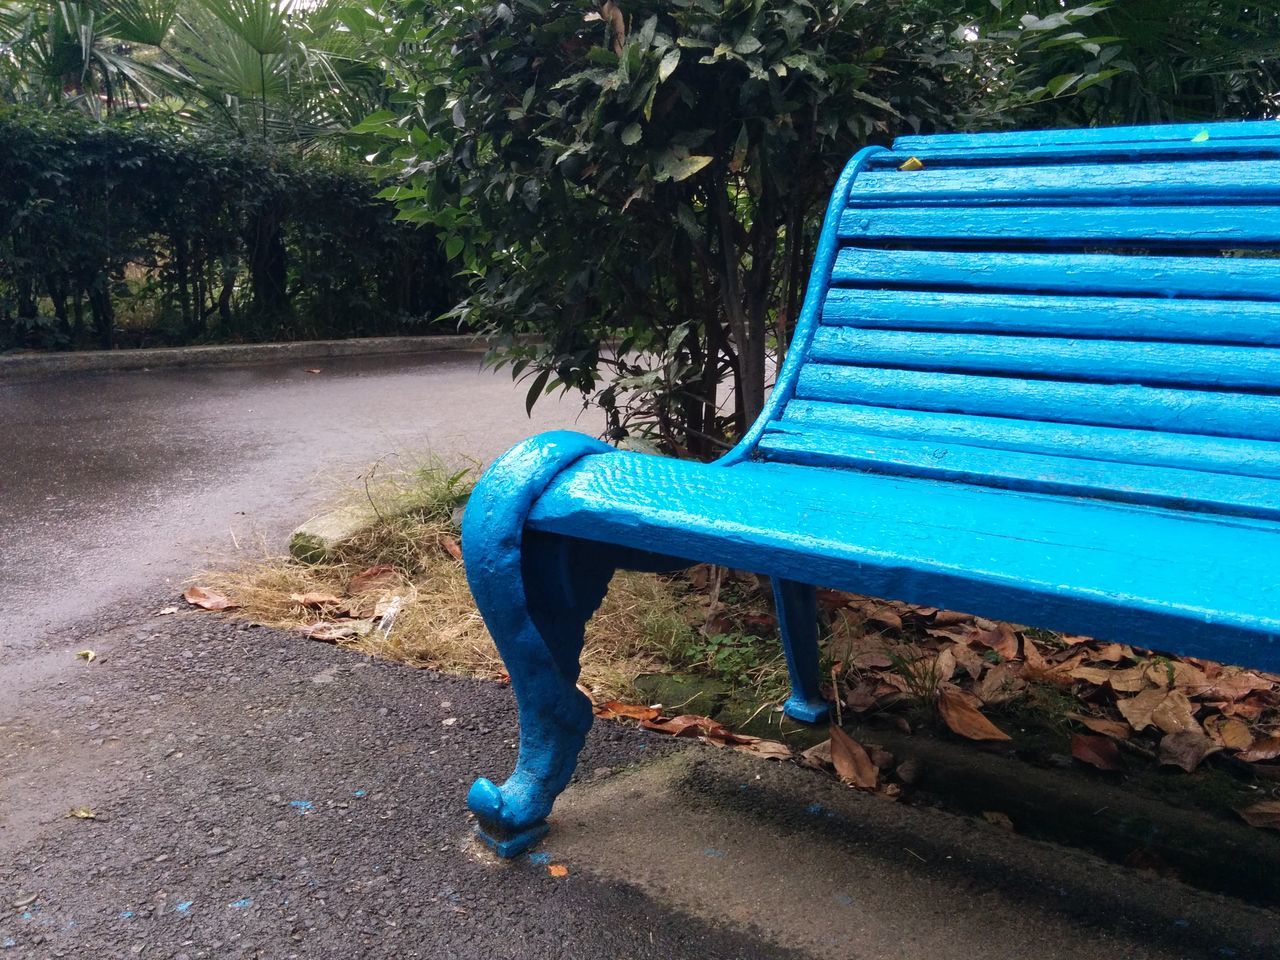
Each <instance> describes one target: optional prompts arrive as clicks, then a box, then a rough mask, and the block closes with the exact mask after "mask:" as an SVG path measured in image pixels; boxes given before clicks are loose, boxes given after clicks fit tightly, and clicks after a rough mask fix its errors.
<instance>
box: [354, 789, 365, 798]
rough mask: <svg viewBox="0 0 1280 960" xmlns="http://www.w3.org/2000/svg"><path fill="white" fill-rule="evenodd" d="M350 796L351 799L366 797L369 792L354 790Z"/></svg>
mask: <svg viewBox="0 0 1280 960" xmlns="http://www.w3.org/2000/svg"><path fill="white" fill-rule="evenodd" d="M351 795H352V796H353V797H367V796H368V795H369V791H368V790H356V791H354V792H353V793H352V794H351Z"/></svg>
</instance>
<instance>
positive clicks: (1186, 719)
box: [1116, 688, 1200, 733]
mask: <svg viewBox="0 0 1280 960" xmlns="http://www.w3.org/2000/svg"><path fill="white" fill-rule="evenodd" d="M1116 709H1118V710H1119V711H1120V713H1121V714H1122V715H1123V716H1124V718H1125V719H1126V720H1128V721H1129V724H1130V725H1131V726H1132V727H1133V729H1135V730H1145V729H1146V728H1147V727H1150V726H1156V727H1159V728H1160V729H1161V730H1163V731H1164V732H1165V733H1179V732H1181V731H1184V730H1199V729H1200V724H1198V723H1197V722H1196V718H1195V711H1196V709H1197V708H1196V707H1195V706H1193V705H1192V703H1191V701H1190V700H1188V699H1187V695H1186V694H1185V693H1183V692H1182V691H1181V690H1161V689H1158V688H1157V689H1154V690H1144V691H1143V692H1142V693H1140V694H1138V695H1137V696H1136V697H1130V698H1129V699H1127V700H1120V701H1118V702H1117V703H1116Z"/></svg>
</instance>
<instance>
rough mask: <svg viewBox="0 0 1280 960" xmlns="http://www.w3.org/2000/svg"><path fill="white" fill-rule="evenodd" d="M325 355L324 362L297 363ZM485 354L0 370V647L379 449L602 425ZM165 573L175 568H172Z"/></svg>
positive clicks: (266, 523)
mask: <svg viewBox="0 0 1280 960" xmlns="http://www.w3.org/2000/svg"><path fill="white" fill-rule="evenodd" d="M308 367H311V368H312V369H314V368H316V367H319V368H320V369H321V372H320V373H308V372H307V368H308ZM580 414H581V405H580V403H577V402H575V401H574V400H572V399H569V400H565V401H563V402H560V401H557V400H556V399H555V398H546V399H544V400H543V401H541V402H540V403H539V404H538V405H537V406H536V407H535V409H534V413H533V418H532V419H530V418H529V417H527V416H526V415H525V410H524V390H523V389H522V388H521V387H519V386H517V385H513V384H512V383H511V379H510V376H509V375H508V374H507V373H506V372H505V371H500V372H497V373H492V372H488V371H482V370H480V368H479V354H473V353H464V354H457V353H452V354H440V355H436V356H417V357H414V356H410V357H405V356H400V357H370V358H333V359H329V360H324V361H314V360H304V361H297V362H293V363H288V364H261V365H246V366H242V367H211V368H204V369H166V370H154V371H133V372H123V373H98V374H82V375H70V376H69V375H59V376H56V377H50V378H47V379H42V380H31V381H26V382H11V383H4V382H0V611H5V615H6V617H7V620H8V622H9V623H10V624H13V623H14V622H15V621H16V622H17V623H19V624H21V625H22V627H23V629H22V630H19V631H10V632H9V633H8V635H7V636H6V637H4V638H3V639H0V657H2V656H3V650H4V648H5V647H9V648H10V649H12V648H13V647H14V646H15V645H19V646H20V645H21V644H23V643H24V642H25V641H26V640H29V639H30V638H33V637H36V636H39V635H43V634H47V633H49V632H51V631H56V630H57V629H59V628H60V627H65V626H66V625H68V624H70V623H72V622H74V621H76V620H78V619H80V618H83V617H85V616H89V615H92V614H94V613H96V612H97V611H99V610H100V609H102V608H103V607H105V606H107V605H109V604H111V603H113V602H117V601H119V600H120V599H121V598H123V597H129V596H137V595H139V594H140V593H142V592H144V591H146V590H148V589H150V588H152V587H154V586H156V585H157V584H161V583H165V582H166V581H169V582H176V580H181V579H182V578H184V577H186V576H189V575H190V574H191V573H192V572H193V569H194V568H197V567H198V566H199V565H200V563H201V562H203V561H204V560H205V559H206V558H211V557H212V558H217V557H220V556H224V555H226V554H228V553H230V552H231V551H233V550H234V548H235V544H236V543H242V544H243V543H245V542H246V541H247V542H249V543H253V541H254V539H255V538H263V539H265V540H266V541H267V543H268V544H269V545H271V546H272V547H276V548H278V547H279V546H280V544H281V542H282V538H283V537H284V535H285V534H287V532H288V530H290V529H291V528H292V527H293V526H295V525H296V524H298V523H300V522H301V521H303V520H305V519H307V517H308V516H310V515H311V514H312V513H314V512H315V511H316V510H317V509H318V508H319V506H320V505H321V504H323V503H324V502H325V498H326V496H331V495H332V493H333V489H334V487H335V486H337V485H340V484H342V483H344V482H351V481H352V480H353V479H354V478H355V477H356V476H357V475H358V474H360V473H361V472H362V471H363V470H364V469H366V468H367V467H368V466H369V465H370V464H372V463H373V462H374V461H376V460H378V459H379V458H381V457H385V456H387V455H389V454H400V453H407V454H410V455H412V454H418V455H421V454H422V453H423V452H425V451H431V452H433V453H436V454H438V455H441V456H445V457H452V456H462V457H473V458H479V459H483V460H488V459H491V458H492V457H494V456H496V455H497V454H499V453H501V452H502V451H503V450H504V449H506V448H507V447H508V446H510V445H511V444H513V443H515V442H516V441H518V440H520V439H523V438H524V437H526V436H529V435H530V434H532V433H536V432H538V431H540V430H545V429H552V428H556V427H571V426H576V427H577V428H578V429H582V430H584V431H585V432H588V433H595V432H597V427H596V423H595V420H594V419H593V418H592V417H591V416H590V415H580ZM175 578H176V579H175Z"/></svg>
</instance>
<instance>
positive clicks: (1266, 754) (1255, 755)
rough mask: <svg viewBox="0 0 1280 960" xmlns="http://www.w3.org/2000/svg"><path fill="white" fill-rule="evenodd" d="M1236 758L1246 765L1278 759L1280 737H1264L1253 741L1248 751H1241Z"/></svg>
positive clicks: (1279, 755)
mask: <svg viewBox="0 0 1280 960" xmlns="http://www.w3.org/2000/svg"><path fill="white" fill-rule="evenodd" d="M1236 756H1237V757H1238V758H1239V759H1241V760H1244V761H1246V762H1248V763H1258V762H1259V761H1261V760H1274V759H1276V757H1280V737H1266V738H1265V739H1261V740H1255V741H1254V742H1253V743H1251V744H1250V745H1249V747H1248V749H1245V750H1241V751H1240V752H1239V753H1237V754H1236Z"/></svg>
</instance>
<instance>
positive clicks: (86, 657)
mask: <svg viewBox="0 0 1280 960" xmlns="http://www.w3.org/2000/svg"><path fill="white" fill-rule="evenodd" d="M76 656H77V657H79V658H80V659H81V660H83V661H84V662H85V663H93V661H95V660H97V659H98V655H97V654H96V653H94V652H93V651H92V650H78V651H76Z"/></svg>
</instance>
